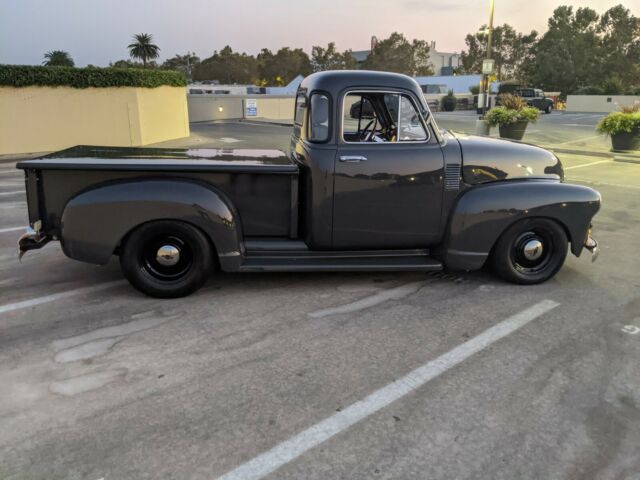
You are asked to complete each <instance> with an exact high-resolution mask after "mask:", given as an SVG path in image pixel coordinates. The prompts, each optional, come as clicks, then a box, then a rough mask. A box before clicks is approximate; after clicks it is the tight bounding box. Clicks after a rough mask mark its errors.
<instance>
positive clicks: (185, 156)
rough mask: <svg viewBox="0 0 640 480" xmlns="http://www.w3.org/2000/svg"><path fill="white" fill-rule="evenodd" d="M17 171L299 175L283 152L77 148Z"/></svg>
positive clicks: (26, 163) (23, 163) (26, 162)
mask: <svg viewBox="0 0 640 480" xmlns="http://www.w3.org/2000/svg"><path fill="white" fill-rule="evenodd" d="M16 168H21V169H30V168H33V169H46V170H125V171H207V172H237V173H284V174H292V173H297V172H298V167H297V165H296V164H295V163H294V162H293V161H292V160H291V159H290V158H289V157H288V156H287V155H286V154H285V153H284V152H283V151H281V150H267V149H264V150H259V149H226V148H222V149H216V148H132V147H94V146H85V145H81V146H77V147H73V148H69V149H67V150H62V151H60V152H55V153H52V154H49V155H46V156H44V157H42V158H38V159H34V160H23V161H21V162H18V164H17V165H16Z"/></svg>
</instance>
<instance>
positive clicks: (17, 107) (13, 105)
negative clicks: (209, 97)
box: [0, 86, 189, 154]
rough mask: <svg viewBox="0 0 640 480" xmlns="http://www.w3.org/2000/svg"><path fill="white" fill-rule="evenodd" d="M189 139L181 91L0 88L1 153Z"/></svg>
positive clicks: (183, 90)
mask: <svg viewBox="0 0 640 480" xmlns="http://www.w3.org/2000/svg"><path fill="white" fill-rule="evenodd" d="M187 136H189V121H188V112H187V101H186V94H185V89H184V88H183V87H167V86H165V87H158V88H134V87H120V88H86V89H78V88H70V87H24V88H13V87H0V154H16V153H34V152H45V151H51V150H61V149H63V148H68V147H72V146H74V145H80V144H84V145H108V146H133V147H135V146H140V145H147V144H149V143H155V142H161V141H164V140H171V139H175V138H182V137H187Z"/></svg>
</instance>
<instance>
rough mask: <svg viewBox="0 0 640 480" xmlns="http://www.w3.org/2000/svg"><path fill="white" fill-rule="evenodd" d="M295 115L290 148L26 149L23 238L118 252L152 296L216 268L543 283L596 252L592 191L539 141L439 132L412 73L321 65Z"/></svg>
mask: <svg viewBox="0 0 640 480" xmlns="http://www.w3.org/2000/svg"><path fill="white" fill-rule="evenodd" d="M293 116H294V118H293V129H292V133H291V139H290V149H289V152H280V151H277V150H255V149H254V150H243V149H236V150H227V149H220V150H215V149H213V150H198V149H118V148H107V147H77V148H75V149H71V150H69V151H65V152H58V153H56V154H53V155H49V156H46V157H43V158H41V159H36V160H27V161H23V162H20V163H19V164H18V168H22V169H24V170H25V179H26V185H27V197H28V205H29V220H30V226H31V228H32V230H31V231H29V232H28V233H27V234H26V235H25V236H23V237H22V238H21V240H20V249H21V251H22V253H24V252H26V251H27V250H30V249H33V248H41V247H42V246H43V245H44V244H46V243H47V242H48V241H49V240H52V239H56V240H59V241H60V242H61V243H62V246H63V251H64V252H65V254H66V255H67V256H69V257H71V258H75V259H78V260H82V261H87V262H91V263H97V264H103V263H106V262H107V261H108V260H109V258H110V257H111V256H112V255H118V256H119V257H120V263H121V266H122V269H123V272H124V274H125V276H126V277H127V278H128V279H129V280H130V282H131V283H132V284H133V286H135V287H136V288H138V289H139V290H141V291H143V292H144V293H147V294H150V295H153V296H157V297H176V296H183V295H187V294H189V293H191V292H193V291H195V290H196V289H197V288H199V287H200V286H201V285H202V284H203V283H204V282H205V281H206V278H207V277H208V276H209V274H210V272H211V269H212V267H213V266H214V265H217V266H219V268H220V269H221V270H223V271H245V272H249V271H253V272H256V271H355V270H357V271H379V270H398V271H402V270H414V271H415V270H417V271H438V270H442V269H444V268H448V269H458V270H473V269H478V268H481V267H483V266H484V265H485V264H489V265H491V266H492V267H493V269H494V271H496V272H497V273H498V274H499V275H500V276H501V277H502V278H504V279H506V280H509V281H512V282H516V283H521V284H533V283H539V282H542V281H545V280H547V279H548V278H551V277H552V276H553V275H555V273H556V272H557V271H558V270H559V269H560V267H561V266H562V264H563V262H564V258H565V256H566V254H567V252H568V251H569V245H571V247H570V249H571V252H572V253H573V254H574V255H580V253H581V252H582V250H583V249H584V248H587V249H588V250H590V251H591V252H592V253H593V254H594V255H595V254H597V243H596V242H595V240H593V239H592V237H591V236H590V226H591V219H592V217H593V216H594V215H595V213H596V212H597V211H598V209H599V206H600V196H599V194H598V193H597V192H596V191H594V190H592V189H590V188H587V187H583V186H578V185H569V184H566V183H564V181H563V180H564V174H563V170H562V165H561V163H560V161H559V160H558V159H557V158H556V157H555V155H553V154H552V153H551V152H548V151H546V150H544V149H541V148H538V147H535V146H532V145H526V144H523V143H518V142H510V141H505V140H498V139H492V138H488V137H476V136H468V135H464V134H458V133H453V132H447V131H443V130H440V129H439V128H438V126H437V125H436V122H435V120H434V118H433V116H432V115H431V113H430V111H429V108H428V106H427V103H426V102H425V99H424V96H423V94H422V91H421V88H420V86H419V85H418V84H417V83H416V81H415V80H414V79H412V78H410V77H407V76H404V75H399V74H393V73H385V72H367V71H335V72H322V73H316V74H313V75H310V76H309V77H307V78H305V79H304V81H303V82H302V83H301V85H300V87H299V89H298V91H297V94H296V98H295V109H294V115H293ZM69 170H71V171H73V173H74V175H73V176H72V177H69V175H68V171H69ZM65 172H66V173H65ZM123 212H126V213H124V214H123ZM96 219H99V220H100V221H99V222H96Z"/></svg>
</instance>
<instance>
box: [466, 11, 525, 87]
mask: <svg viewBox="0 0 640 480" xmlns="http://www.w3.org/2000/svg"><path fill="white" fill-rule="evenodd" d="M537 37H538V33H537V32H536V31H535V30H532V31H531V32H530V33H528V34H522V33H518V32H516V31H515V30H514V28H513V27H512V26H511V25H509V24H506V23H505V24H504V25H501V26H497V27H495V28H494V29H493V33H492V48H491V58H493V59H494V60H495V70H496V76H497V79H498V80H504V79H509V78H517V79H519V80H521V81H523V80H524V78H523V77H524V76H525V74H526V71H525V68H526V66H527V65H528V64H529V63H530V62H531V61H532V59H533V50H532V48H533V46H534V45H535V43H536V39H537ZM487 41H488V29H487V26H486V25H483V26H482V27H481V29H480V31H479V32H478V33H475V34H471V33H469V34H468V35H467V36H466V38H465V43H466V44H467V50H466V51H463V52H462V53H461V54H460V62H461V63H462V69H461V70H462V71H463V72H464V73H480V72H481V71H482V61H483V60H484V59H485V58H487Z"/></svg>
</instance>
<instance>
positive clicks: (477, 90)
mask: <svg viewBox="0 0 640 480" xmlns="http://www.w3.org/2000/svg"><path fill="white" fill-rule="evenodd" d="M469 92H470V93H471V94H472V95H478V94H479V93H480V85H471V86H470V87H469Z"/></svg>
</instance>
